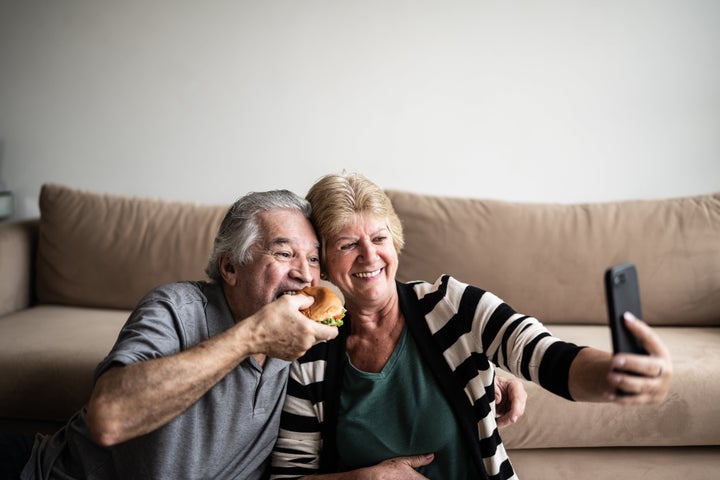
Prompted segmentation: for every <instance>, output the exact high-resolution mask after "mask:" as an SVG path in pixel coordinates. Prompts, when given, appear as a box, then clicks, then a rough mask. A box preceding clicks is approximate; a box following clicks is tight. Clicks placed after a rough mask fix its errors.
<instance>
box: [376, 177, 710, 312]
mask: <svg viewBox="0 0 720 480" xmlns="http://www.w3.org/2000/svg"><path fill="white" fill-rule="evenodd" d="M387 193H388V195H389V197H390V199H391V200H392V202H393V205H394V206H395V210H396V211H397V213H398V215H399V217H400V219H401V221H402V223H403V228H404V232H405V240H406V245H405V249H404V250H403V252H402V253H401V256H400V267H399V270H398V278H400V279H401V280H406V281H408V280H415V279H423V280H434V279H435V278H437V276H438V275H440V274H441V273H449V274H452V275H454V276H455V277H457V278H458V279H460V280H463V281H465V282H468V283H471V284H474V285H477V286H479V287H481V288H484V289H487V290H490V291H492V292H493V293H495V294H497V295H498V296H500V297H501V298H503V299H504V300H505V301H506V302H508V303H509V304H510V305H512V306H513V307H514V308H515V309H516V310H518V311H520V312H523V313H526V314H529V315H533V316H536V317H538V318H540V319H541V320H542V321H544V322H545V323H585V324H588V323H605V322H606V319H607V313H606V309H605V301H604V286H603V274H604V271H605V269H606V268H607V267H609V266H611V265H614V264H617V263H622V262H634V263H635V264H636V265H637V268H638V274H639V277H640V296H641V301H642V304H643V315H644V317H645V319H646V320H647V321H648V322H649V323H651V324H654V325H683V326H690V325H720V193H716V194H714V195H699V196H693V197H686V198H673V199H663V200H633V201H620V202H607V203H595V204H576V205H564V204H533V203H512V202H503V201H491V200H483V199H469V198H452V197H441V196H432V195H424V194H416V193H411V192H401V191H392V190H390V191H388V192H387Z"/></svg>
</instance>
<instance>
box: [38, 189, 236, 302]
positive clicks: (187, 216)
mask: <svg viewBox="0 0 720 480" xmlns="http://www.w3.org/2000/svg"><path fill="white" fill-rule="evenodd" d="M227 208H228V205H223V206H213V205H200V204H194V203H185V202H173V201H165V200H156V199H149V198H139V197H130V196H121V195H111V194H100V193H93V192H89V191H85V190H80V189H73V188H68V187H65V186H61V185H53V184H46V185H44V186H43V187H42V189H41V191H40V226H39V239H38V254H37V265H36V275H37V277H36V293H37V300H38V302H39V303H55V304H66V305H77V306H86V307H101V308H117V309H131V308H133V307H134V306H135V305H136V303H137V302H138V300H140V299H141V298H142V297H143V296H144V295H145V294H146V293H147V292H148V291H149V290H150V289H152V288H153V287H155V286H156V285H159V284H162V283H166V282H172V281H177V280H200V279H203V278H207V277H206V275H205V273H204V270H205V265H206V263H207V260H208V258H209V256H210V253H211V251H212V245H213V241H214V238H215V233H216V232H217V229H218V226H219V225H220V222H221V221H222V219H223V216H224V215H225V212H226V211H227Z"/></svg>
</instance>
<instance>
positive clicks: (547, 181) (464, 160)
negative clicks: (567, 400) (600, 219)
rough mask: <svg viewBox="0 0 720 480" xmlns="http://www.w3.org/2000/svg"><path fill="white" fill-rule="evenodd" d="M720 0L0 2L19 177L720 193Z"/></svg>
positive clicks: (544, 193) (235, 188) (592, 193)
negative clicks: (344, 172)
mask: <svg viewBox="0 0 720 480" xmlns="http://www.w3.org/2000/svg"><path fill="white" fill-rule="evenodd" d="M719 86H720V2H717V1H715V0H704V1H701V0H686V1H669V0H666V1H651V0H647V1H634V0H623V1H620V0H610V1H607V2H595V1H592V2H591V1H571V0H567V1H534V0H520V1H516V2H502V1H481V0H476V1H452V2H448V1H444V0H426V1H422V0H420V1H410V0H407V1H397V0H383V1H346V0H327V1H299V0H286V1H262V2H261V1H240V0H232V1H231V0H228V1H202V2H201V1H177V0H173V1H171V0H166V1H158V0H154V1H151V0H149V1H140V0H137V1H122V2H112V1H97V0H75V1H70V0H56V1H51V2H48V1H40V0H23V1H8V0H0V142H2V145H0V155H1V158H2V160H1V162H2V163H1V164H0V179H2V180H4V181H5V183H7V184H8V185H9V187H10V188H12V189H13V191H14V192H15V193H16V196H17V215H18V216H32V215H35V214H36V213H37V205H36V204H37V193H38V191H39V187H40V185H41V184H42V183H43V182H48V181H52V182H60V183H65V184H68V185H70V186H75V187H83V188H90V189H93V190H100V191H109V192H118V193H129V194H139V195H151V196H159V197H166V198H172V199H184V200H193V201H199V202H208V203H227V202H230V201H232V200H234V199H235V198H236V197H237V196H238V195H240V194H242V193H244V192H246V191H248V190H260V189H268V188H274V187H279V186H282V187H287V188H291V189H293V190H295V191H297V192H299V193H304V192H305V191H306V190H307V188H308V187H309V185H310V184H311V183H312V182H313V181H314V180H315V179H316V178H317V177H319V176H320V175H322V174H323V173H327V172H335V171H339V170H341V169H343V168H345V169H348V170H360V171H362V172H364V173H365V174H367V175H368V176H369V177H371V178H373V179H374V180H376V181H377V182H378V183H379V184H381V185H382V186H384V187H392V188H402V189H407V190H413V191H423V192H431V193H442V194H451V195H471V196H479V197H493V198H499V199H511V200H530V201H558V202H574V201H596V200H612V199H620V198H635V197H660V196H677V195H686V194H694V193H704V192H709V191H715V190H720V87H719Z"/></svg>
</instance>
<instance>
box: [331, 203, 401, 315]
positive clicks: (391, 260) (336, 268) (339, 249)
mask: <svg viewBox="0 0 720 480" xmlns="http://www.w3.org/2000/svg"><path fill="white" fill-rule="evenodd" d="M326 240H327V241H326V249H327V251H326V252H325V255H326V256H325V259H326V265H325V267H326V269H327V274H328V276H329V278H330V280H331V281H332V282H333V283H334V284H335V285H337V286H338V288H339V289H340V290H341V291H342V293H343V295H344V296H345V302H346V303H347V304H348V305H354V306H356V307H366V308H368V307H369V308H373V307H382V306H383V305H384V304H385V303H386V302H387V301H388V299H389V298H390V297H392V295H394V292H395V274H396V273H397V266H398V256H397V252H396V251H395V246H394V244H393V239H392V237H391V235H390V231H389V230H388V228H387V223H386V221H385V218H380V217H377V216H375V215H372V214H359V215H355V217H353V218H352V219H351V220H350V221H349V222H348V223H347V224H346V225H345V227H344V228H343V229H342V230H341V231H340V232H339V233H338V234H337V235H335V236H332V237H329V238H327V239H326Z"/></svg>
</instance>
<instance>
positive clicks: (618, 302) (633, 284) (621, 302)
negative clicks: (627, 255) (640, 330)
mask: <svg viewBox="0 0 720 480" xmlns="http://www.w3.org/2000/svg"><path fill="white" fill-rule="evenodd" d="M605 297H606V301H607V309H608V317H609V321H610V331H611V332H612V343H613V351H614V352H615V353H637V354H644V355H647V351H646V350H645V349H644V348H643V346H642V345H641V344H640V342H638V340H637V339H636V338H635V336H634V335H633V334H632V333H630V330H628V328H627V327H626V326H625V321H624V320H623V314H624V313H625V312H630V313H632V314H633V315H635V316H636V317H637V318H642V310H641V309H640V288H639V286H638V275H637V269H636V268H635V265H634V264H632V263H623V264H620V265H615V266H614V267H610V268H608V269H607V271H606V272H605Z"/></svg>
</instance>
